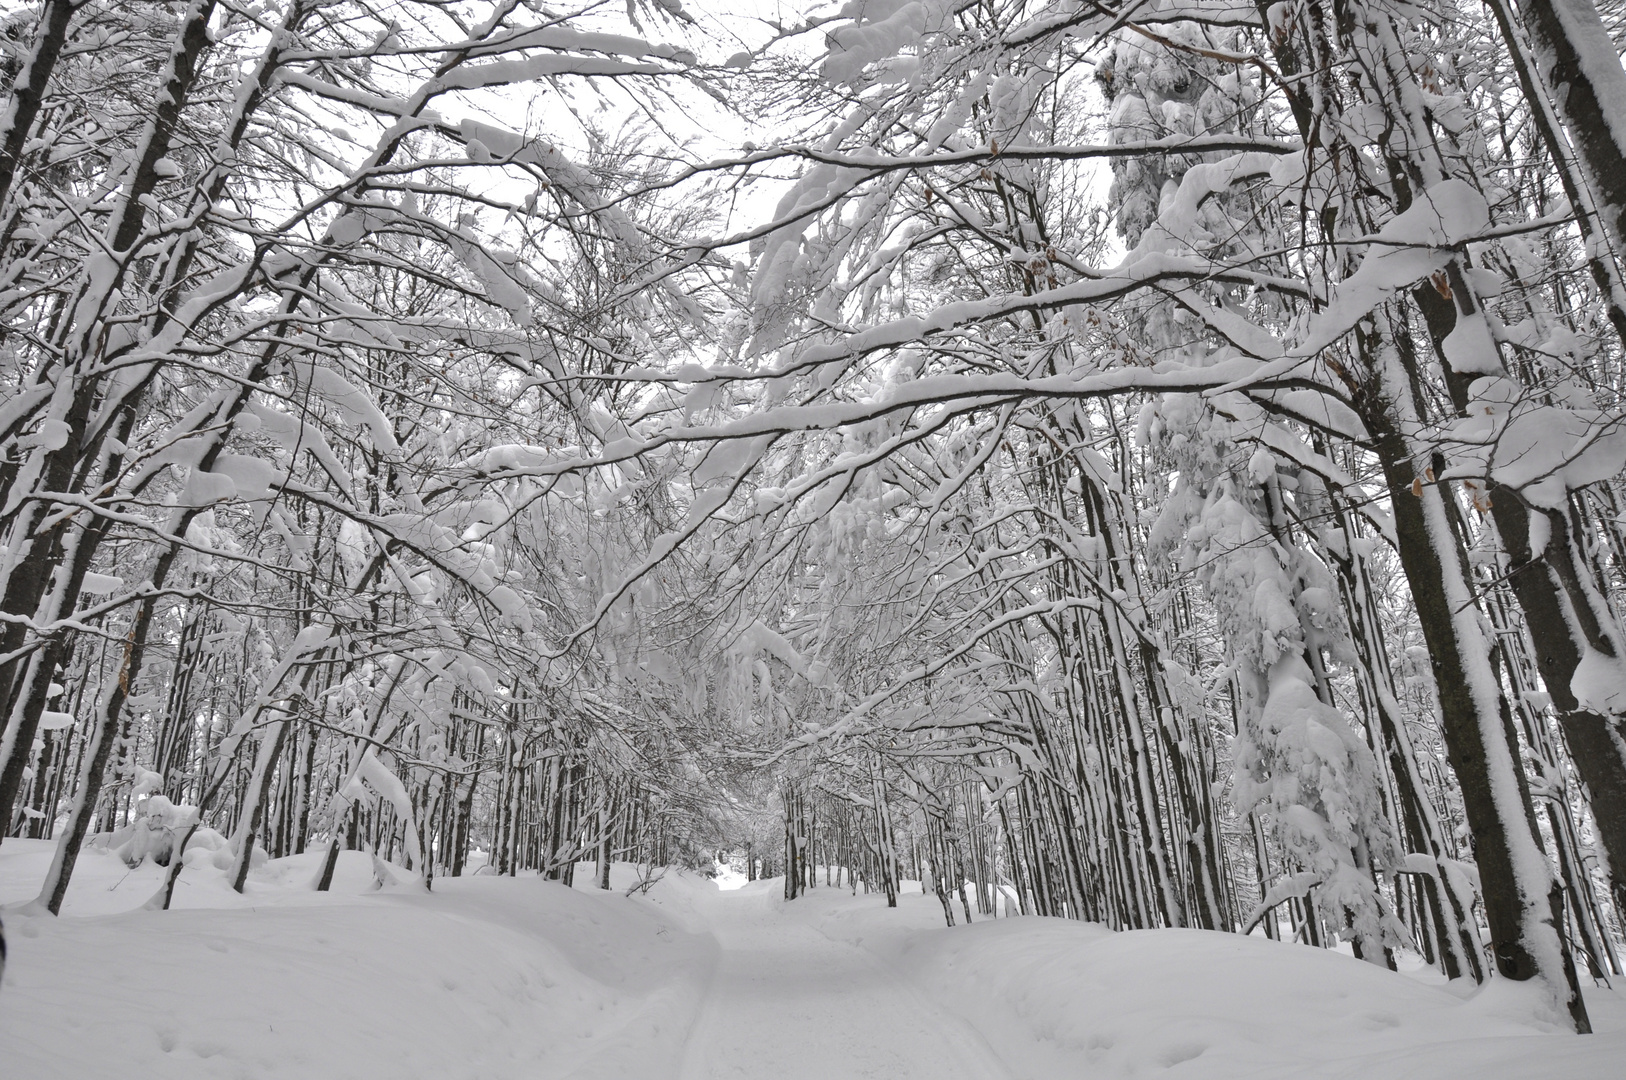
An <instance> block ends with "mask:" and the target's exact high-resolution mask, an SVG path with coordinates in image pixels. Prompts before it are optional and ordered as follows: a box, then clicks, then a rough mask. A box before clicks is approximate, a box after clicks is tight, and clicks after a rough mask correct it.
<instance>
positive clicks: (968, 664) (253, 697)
mask: <svg viewBox="0 0 1626 1080" xmlns="http://www.w3.org/2000/svg"><path fill="white" fill-rule="evenodd" d="M695 2H696V5H697V6H696V7H694V8H686V7H685V6H684V4H683V3H682V2H681V0H657V2H654V3H650V2H647V0H629V2H628V3H627V4H626V6H625V7H624V9H623V8H621V7H618V6H614V5H609V6H606V5H598V4H589V5H584V6H581V7H555V6H552V5H549V4H544V3H541V2H539V0H523V2H522V0H482V2H472V0H470V2H453V0H379V2H371V0H252V2H235V0H190V2H181V0H168V2H155V3H140V4H135V3H128V2H122V0H42V2H38V3H28V4H10V5H5V7H6V12H5V14H4V15H3V16H0V50H3V55H0V86H3V88H4V93H5V100H6V102H7V105H6V108H5V110H4V111H3V113H0V388H3V389H0V545H3V547H0V704H3V707H4V709H5V722H4V723H5V726H4V736H3V740H0V837H4V838H11V837H32V838H36V839H51V840H54V841H55V842H56V855H55V858H54V861H53V862H52V864H51V866H50V869H49V871H48V873H47V875H46V878H45V880H44V881H42V882H41V891H40V894H39V899H38V901H37V907H38V908H39V909H41V910H45V911H49V912H51V913H53V914H54V913H56V912H57V911H58V910H59V909H60V907H61V904H62V901H63V897H64V894H65V891H66V889H67V885H68V882H69V880H70V878H71V876H72V873H73V870H74V866H75V864H76V861H77V860H78V859H79V858H80V857H81V855H82V853H83V852H84V851H85V849H86V848H87V847H89V846H100V847H105V848H107V849H108V850H110V851H113V852H116V853H117V854H118V855H119V856H121V857H123V858H124V859H125V860H126V861H127V862H129V863H131V865H136V864H138V863H140V862H142V861H143V860H152V861H156V862H158V863H160V864H162V865H167V866H170V867H171V872H170V873H169V875H168V888H170V889H172V888H173V886H174V883H175V879H176V876H177V875H178V874H179V873H180V871H181V869H182V867H183V865H184V866H186V867H193V868H197V869H198V870H199V871H200V872H201V871H202V870H205V869H206V870H208V871H210V872H218V873H222V874H225V875H226V876H227V877H228V879H229V880H230V881H231V882H233V883H234V885H235V887H236V888H237V889H238V890H239V891H241V889H242V888H243V883H244V882H245V880H246V878H247V875H248V874H249V871H250V870H251V869H252V868H253V867H254V866H255V865H257V864H258V862H261V861H263V860H265V859H266V858H268V857H272V858H275V857H280V856H283V855H288V854H292V853H296V852H302V851H304V850H306V849H307V848H319V849H321V850H325V851H326V852H327V853H328V855H327V874H326V875H325V876H323V877H322V878H321V879H320V880H319V881H318V882H317V883H316V887H318V888H326V887H327V883H328V881H329V880H330V878H331V873H332V867H333V864H334V860H335V859H336V858H337V855H338V853H339V852H340V851H341V850H346V849H364V850H367V851H369V852H372V853H374V854H375V856H376V857H377V860H378V861H377V863H376V864H375V865H377V866H378V867H379V872H380V873H381V874H390V873H395V874H398V875H404V876H406V877H408V878H410V881H411V882H412V883H413V884H414V886H415V887H422V888H432V884H433V880H434V879H435V878H436V877H439V876H445V875H459V874H462V873H464V872H465V871H466V869H468V868H471V867H472V865H473V864H472V863H471V859H472V858H473V856H474V855H475V853H479V855H480V859H481V862H480V865H482V866H488V867H489V868H490V870H491V871H492V872H496V873H503V874H508V873H516V872H518V871H520V870H522V869H523V870H536V871H539V872H541V873H543V874H546V875H548V876H552V877H566V878H568V877H570V876H571V875H572V874H574V873H575V869H576V866H577V864H578V863H581V862H585V861H586V860H589V859H596V860H597V862H598V864H599V866H600V867H601V868H602V872H605V873H607V870H608V865H609V862H610V861H611V860H612V859H618V860H629V861H638V862H641V863H643V864H646V865H648V866H657V865H662V864H682V863H693V864H698V863H700V862H704V861H707V860H709V859H710V858H711V857H712V854H713V853H714V852H715V851H716V850H718V849H729V850H733V851H738V852H743V853H745V854H746V857H747V858H748V859H749V860H750V870H751V873H752V874H756V873H757V872H759V870H760V872H762V873H764V874H770V873H771V874H784V875H785V879H786V891H787V895H788V896H792V897H794V896H795V895H796V893H797V892H798V891H799V890H800V889H802V888H804V887H806V886H808V885H810V884H812V881H813V877H814V873H815V868H817V867H819V866H824V867H830V866H842V867H846V868H847V869H848V872H849V875H850V877H856V879H857V880H861V881H862V882H863V883H864V886H865V888H866V889H874V890H877V891H880V892H884V893H886V894H887V895H888V896H889V897H892V898H894V899H895V896H896V891H897V889H898V887H899V883H900V882H901V881H902V880H903V879H904V878H905V877H909V878H918V879H922V880H924V881H926V882H927V885H926V887H927V889H928V890H930V891H934V892H935V893H936V895H937V897H938V898H939V899H940V900H941V903H942V907H943V911H944V916H945V919H946V921H948V922H949V923H950V925H952V924H953V923H954V922H955V920H956V912H957V910H958V912H959V914H960V917H962V918H963V919H965V920H970V919H971V918H972V916H973V910H975V912H976V913H977V914H978V915H979V917H980V915H982V914H988V913H992V912H994V911H996V910H1000V911H1009V910H1012V909H1014V910H1017V911H1020V912H1021V913H1037V914H1043V915H1055V916H1063V917H1067V918H1072V919H1084V920H1091V921H1097V922H1102V923H1105V924H1107V925H1109V926H1111V927H1113V928H1119V929H1122V928H1152V927H1197V928H1204V929H1208V930H1215V931H1234V932H1241V933H1250V932H1253V931H1255V930H1257V929H1261V928H1262V929H1263V932H1264V933H1266V934H1268V935H1270V936H1273V937H1276V936H1288V937H1295V938H1298V939H1300V940H1302V941H1303V942H1305V943H1306V944H1308V945H1313V946H1320V945H1331V944H1332V943H1334V942H1340V941H1342V942H1347V943H1349V946H1350V948H1352V950H1353V951H1354V953H1355V955H1356V956H1358V957H1360V958H1361V959H1363V960H1367V961H1370V962H1372V963H1374V964H1379V965H1389V966H1393V965H1394V964H1395V955H1396V953H1397V952H1398V951H1401V950H1407V951H1411V952H1414V953H1418V954H1420V955H1421V956H1423V957H1424V958H1425V960H1426V962H1427V963H1430V964H1434V965H1436V966H1438V968H1439V969H1440V971H1441V972H1442V973H1443V974H1444V975H1445V976H1447V977H1449V978H1465V979H1472V980H1484V979H1486V978H1489V977H1491V976H1492V975H1493V973H1495V974H1500V975H1501V976H1506V977H1509V978H1512V979H1515V980H1534V981H1535V983H1536V984H1537V985H1539V986H1541V987H1542V988H1543V989H1544V990H1545V992H1546V993H1547V994H1548V995H1549V996H1550V1000H1551V1002H1552V1003H1553V1004H1554V1006H1555V1008H1556V1009H1557V1010H1558V1011H1559V1014H1560V1015H1567V1016H1568V1017H1569V1020H1570V1022H1571V1023H1573V1025H1574V1027H1575V1029H1576V1030H1578V1031H1583V1032H1584V1031H1587V1030H1588V1019H1587V1013H1586V1009H1585V1004H1584V1001H1583V998H1582V989H1583V987H1584V986H1586V985H1589V984H1590V981H1591V980H1592V979H1593V978H1608V977H1611V976H1619V975H1621V974H1622V968H1621V951H1622V948H1623V947H1626V946H1623V932H1626V923H1623V919H1626V629H1623V622H1622V615H1621V612H1622V606H1621V605H1622V603H1623V602H1626V594H1623V592H1622V589H1623V586H1626V577H1623V575H1626V561H1623V560H1626V485H1623V483H1622V473H1623V469H1626V428H1623V426H1622V422H1623V419H1626V411H1623V406H1626V401H1623V394H1626V279H1623V265H1626V264H1623V257H1626V69H1623V68H1622V64H1621V59H1620V52H1621V47H1622V43H1623V42H1626V7H1623V6H1622V4H1621V3H1619V0H1597V2H1594V0H1419V2H1402V0H1282V2H1276V3H1266V2H1263V0H1261V2H1259V3H1257V4H1255V3H1244V2H1242V0H1112V2H1096V0H1051V2H1048V3H1028V2H1022V0H979V2H974V3H971V2H968V3H951V2H948V0H908V2H905V0H847V2H845V3H842V4H825V5H822V6H820V5H814V4H813V3H811V0H809V3H808V4H806V5H805V8H806V10H803V8H802V6H800V5H798V6H793V7H785V6H780V7H775V8H773V9H772V10H769V8H768V7H767V6H766V5H761V6H760V9H758V8H757V7H753V5H748V4H734V5H729V6H727V7H722V6H719V7H718V8H716V9H713V10H702V9H701V7H700V4H701V3H702V0H695ZM3 843H4V840H0V844H3ZM391 867H394V869H393V870H392V869H391ZM826 872H827V873H828V871H826ZM604 881H605V882H606V883H607V881H608V878H607V877H605V878H604ZM168 901H169V893H168V891H165V892H163V893H161V894H160V896H158V897H155V898H154V903H155V904H156V905H157V906H159V907H164V906H167V904H168Z"/></svg>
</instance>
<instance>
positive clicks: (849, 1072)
mask: <svg viewBox="0 0 1626 1080" xmlns="http://www.w3.org/2000/svg"><path fill="white" fill-rule="evenodd" d="M779 884H780V883H779V882H777V881H775V882H772V883H767V882H764V883H761V884H759V885H757V886H754V887H749V888H746V889H740V890H737V891H734V892H719V893H717V894H716V895H715V896H712V897H705V898H703V899H701V900H700V902H699V903H698V904H697V905H696V907H697V911H696V914H698V915H699V916H700V917H701V918H703V919H704V920H705V921H706V922H707V924H708V928H709V929H710V930H711V932H712V933H713V934H715V935H716V938H717V943H718V946H719V949H718V958H717V967H716V970H715V971H714V973H713V975H712V977H711V981H710V984H709V985H708V987H707V990H706V997H705V1000H704V1003H703V1005H702V1007H701V1011H700V1016H699V1017H698V1019H697V1020H696V1021H695V1025H694V1029H693V1030H692V1031H691V1032H690V1035H689V1040H688V1044H687V1045H686V1047H685V1049H684V1054H683V1063H682V1068H681V1069H680V1070H679V1073H678V1076H679V1078H680V1080H726V1078H728V1077H753V1078H755V1077H773V1078H774V1080H798V1078H800V1077H817V1078H819V1080H824V1078H826V1077H829V1076H832V1075H834V1076H843V1077H854V1078H858V1077H886V1078H887V1080H897V1078H898V1077H908V1076H930V1077H932V1080H1008V1078H1009V1077H1010V1075H1011V1074H1010V1073H1009V1072H1007V1071H1006V1070H1005V1069H1003V1068H1002V1067H1001V1066H1000V1065H999V1063H998V1061H997V1060H996V1059H995V1058H994V1055H993V1053H992V1052H991V1051H990V1050H989V1049H988V1047H987V1046H986V1045H985V1044H984V1043H983V1041H982V1039H981V1037H980V1036H979V1035H977V1034H976V1033H975V1032H974V1031H972V1030H971V1029H970V1028H969V1027H968V1026H967V1025H966V1024H965V1023H964V1022H963V1021H961V1020H959V1019H958V1018H956V1017H954V1016H952V1015H950V1014H949V1013H948V1012H947V1011H945V1010H944V1009H943V1008H942V1007H941V1006H940V1005H937V1004H936V1003H935V1002H932V1001H930V1000H928V999H926V998H925V997H923V996H922V995H921V994H919V993H918V992H917V991H916V990H915V989H914V988H913V987H912V986H910V985H909V984H908V983H906V982H904V981H903V980H902V979H900V978H899V977H897V976H896V975H893V974H892V973H890V972H889V971H887V970H886V968H884V967H883V966H882V965H881V963H880V961H879V960H877V959H876V958H875V957H874V956H872V955H871V954H870V953H869V952H867V951H866V950H864V949H863V948H861V947H859V946H856V945H850V944H847V943H846V942H841V941H834V940H832V939H830V938H829V937H826V936H825V935H824V934H822V933H820V932H819V931H818V930H817V929H815V928H814V927H812V926H810V925H808V924H806V923H805V922H802V921H799V920H797V919H794V918H791V917H790V915H789V913H788V912H787V911H786V910H785V909H784V908H783V907H782V906H781V905H780V904H779V903H778V902H777V900H776V897H775V894H774V891H773V890H774V889H776V888H777V887H778V885H779Z"/></svg>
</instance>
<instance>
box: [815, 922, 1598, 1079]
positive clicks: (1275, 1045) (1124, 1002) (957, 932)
mask: <svg viewBox="0 0 1626 1080" xmlns="http://www.w3.org/2000/svg"><path fill="white" fill-rule="evenodd" d="M807 899H809V900H811V901H812V903H813V904H814V905H818V911H817V913H816V914H813V915H811V917H813V918H815V919H816V920H817V922H818V925H819V926H820V928H821V929H822V930H823V931H824V932H825V933H827V934H829V935H831V936H832V937H838V938H841V939H844V940H847V941H851V942H855V943H859V944H862V945H864V946H865V947H867V948H870V949H872V950H873V951H875V952H877V953H878V954H880V955H882V956H883V957H885V958H887V959H889V960H891V961H892V962H894V963H896V964H898V965H900V966H901V967H902V968H903V970H904V971H905V972H906V973H907V974H908V975H909V976H910V977H911V980H912V981H914V982H915V983H916V984H917V985H918V986H919V987H921V988H922V989H924V990H925V991H926V992H928V993H930V994H931V995H932V996H934V997H935V998H936V999H938V1000H939V1001H940V1002H941V1003H942V1004H944V1005H945V1006H947V1007H948V1008H949V1009H950V1010H951V1011H953V1012H955V1013H958V1014H959V1015H960V1016H961V1017H962V1018H963V1019H965V1020H966V1021H967V1022H968V1023H970V1024H971V1025H972V1026H973V1027H975V1028H976V1029H977V1030H978V1032H979V1033H980V1034H981V1035H982V1037H983V1038H984V1039H986V1040H987V1042H988V1043H989V1045H990V1046H992V1047H993V1049H994V1051H995V1052H996V1053H997V1054H998V1056H999V1057H1000V1058H1001V1059H1003V1060H1004V1061H1005V1062H1006V1064H1007V1067H1008V1068H1009V1069H1010V1072H1011V1074H1012V1075H1013V1076H1023V1077H1034V1078H1040V1077H1089V1078H1090V1080H1113V1078H1118V1077H1126V1078H1127V1077H1146V1076H1163V1075H1165V1074H1166V1075H1169V1076H1171V1077H1180V1076H1189V1077H1200V1078H1202V1080H1232V1078H1235V1080H1271V1078H1280V1080H1288V1078H1293V1080H1300V1078H1349V1080H1353V1078H1356V1077H1368V1076H1381V1077H1384V1078H1385V1080H1414V1078H1415V1080H1452V1078H1461V1080H1532V1078H1535V1077H1560V1076H1561V1077H1565V1078H1566V1080H1615V1078H1618V1077H1619V1076H1620V1075H1621V1064H1620V1063H1621V1062H1622V1061H1623V1060H1626V999H1623V998H1622V996H1621V995H1620V994H1618V993H1616V992H1613V991H1610V990H1605V989H1596V990H1593V989H1588V990H1587V992H1586V999H1587V1007H1588V1009H1589V1010H1591V1013H1592V1018H1593V1022H1594V1024H1595V1025H1596V1027H1597V1031H1598V1034H1595V1035H1588V1036H1576V1035H1569V1034H1564V1033H1562V1031H1561V1028H1560V1027H1559V1025H1557V1024H1556V1023H1548V1022H1546V1021H1544V1020H1543V1019H1542V1018H1541V1016H1540V1010H1541V1007H1542V1006H1541V1001H1540V998H1539V995H1537V994H1534V993H1532V992H1531V990H1530V988H1529V987H1528V986H1525V985H1520V984H1516V983H1511V982H1508V981H1506V980H1496V981H1493V982H1492V983H1490V984H1489V985H1488V986H1487V987H1485V988H1484V989H1482V990H1478V991H1477V992H1472V991H1470V990H1468V989H1466V988H1463V989H1459V988H1457V987H1455V986H1445V985H1437V984H1430V983H1428V982H1425V981H1422V979H1420V978H1412V977H1409V976H1407V975H1402V974H1396V973H1393V972H1390V971H1386V970H1383V969H1381V968H1377V967H1374V966H1373V965H1371V964H1365V963H1361V962H1359V961H1357V960H1355V959H1353V958H1352V957H1351V956H1349V955H1346V954H1344V953H1340V952H1332V951H1328V950H1323V949H1315V948H1310V947H1308V946H1305V945H1293V944H1285V943H1281V942H1275V941H1270V940H1268V939H1266V938H1264V937H1240V936H1238V935H1235V934H1220V933H1214V932H1209V931H1201V930H1143V931H1131V932H1127V933H1114V932H1112V931H1110V930H1107V929H1105V928H1103V927H1100V926H1095V925H1091V924H1087V923H1076V922H1068V921H1065V920H1061V919H1046V918H1037V917H1028V918H1012V919H998V920H991V921H982V920H980V919H979V921H978V922H976V923H975V924H973V925H971V926H957V927H955V928H953V929H946V928H944V927H943V925H942V909H941V908H940V907H939V906H938V905H937V903H936V900H935V898H933V897H921V896H904V897H902V898H900V901H899V908H898V910H897V911H895V912H892V913H890V916H889V915H888V913H887V911H886V908H885V907H884V902H882V905H883V906H879V907H877V905H876V899H875V898H874V897H868V898H866V897H858V898H856V900H853V899H849V898H848V897H847V896H846V894H845V892H844V891H843V892H841V893H840V894H839V895H838V894H837V893H836V890H815V891H814V893H813V894H812V895H811V896H809V897H808V898H807ZM801 902H802V901H800V900H798V901H796V903H801ZM787 910H788V907H787ZM956 915H958V905H956ZM909 927H914V928H915V929H912V930H911V929H909ZM1420 974H1421V976H1422V977H1423V978H1426V977H1427V976H1428V975H1430V974H1431V971H1430V970H1427V969H1425V970H1424V971H1423V972H1421V973H1420Z"/></svg>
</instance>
